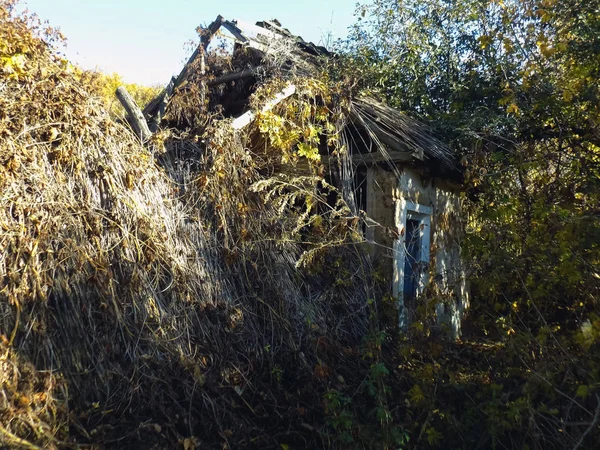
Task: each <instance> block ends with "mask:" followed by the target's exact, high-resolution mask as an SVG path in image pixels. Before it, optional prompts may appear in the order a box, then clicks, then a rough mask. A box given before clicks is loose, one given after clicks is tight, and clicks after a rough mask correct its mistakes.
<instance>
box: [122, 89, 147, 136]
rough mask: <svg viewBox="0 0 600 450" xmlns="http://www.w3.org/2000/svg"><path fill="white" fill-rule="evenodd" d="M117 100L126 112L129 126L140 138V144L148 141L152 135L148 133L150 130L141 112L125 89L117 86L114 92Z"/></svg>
mask: <svg viewBox="0 0 600 450" xmlns="http://www.w3.org/2000/svg"><path fill="white" fill-rule="evenodd" d="M116 95H117V98H118V99H119V101H120V102H121V105H123V108H125V111H127V116H128V119H129V122H130V123H131V126H132V127H133V129H134V131H135V133H136V134H137V135H138V136H139V137H140V139H141V140H142V142H144V141H146V140H148V139H149V138H150V136H152V133H151V132H150V128H148V123H147V122H146V119H145V118H144V114H143V113H142V110H141V109H140V107H139V106H138V105H137V103H136V102H135V100H134V99H133V97H131V95H129V92H127V89H125V87H124V86H119V87H118V88H117V92H116Z"/></svg>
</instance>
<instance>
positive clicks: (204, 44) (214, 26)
mask: <svg viewBox="0 0 600 450" xmlns="http://www.w3.org/2000/svg"><path fill="white" fill-rule="evenodd" d="M223 22H224V19H223V16H221V15H218V16H217V18H216V19H215V21H214V22H213V23H211V24H210V25H209V26H208V28H207V29H206V30H205V31H204V32H203V34H202V36H201V37H200V44H199V45H198V47H197V48H196V50H194V53H192V56H190V58H189V59H188V62H187V63H186V65H185V66H183V69H182V70H181V72H180V73H179V75H178V76H177V78H176V81H175V84H174V86H173V89H175V88H176V87H177V86H180V85H181V84H182V83H183V82H184V81H185V80H186V79H187V77H188V75H189V70H190V65H191V64H192V63H193V62H194V61H195V60H196V58H198V56H199V55H202V56H203V55H204V54H205V53H206V49H207V48H208V46H209V45H210V42H211V40H212V38H213V36H214V35H215V33H216V32H217V31H219V28H221V26H222V25H223Z"/></svg>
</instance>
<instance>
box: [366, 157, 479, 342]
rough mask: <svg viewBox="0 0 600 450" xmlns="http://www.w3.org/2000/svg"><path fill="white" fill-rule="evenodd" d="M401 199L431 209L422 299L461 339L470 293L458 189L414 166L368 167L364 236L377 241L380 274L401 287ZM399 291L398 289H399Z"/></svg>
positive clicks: (375, 254)
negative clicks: (429, 240)
mask: <svg viewBox="0 0 600 450" xmlns="http://www.w3.org/2000/svg"><path fill="white" fill-rule="evenodd" d="M402 199H404V200H406V201H409V202H412V203H415V204H419V205H423V206H428V207H431V208H432V214H431V246H430V266H429V280H428V285H427V291H426V292H427V295H426V296H425V300H424V301H430V302H434V303H435V316H436V321H437V324H438V325H439V326H441V327H447V328H448V331H450V332H451V334H452V335H453V336H454V337H459V336H460V330H461V322H462V319H463V318H464V315H465V312H466V310H467V308H468V307H469V289H468V284H467V281H466V277H465V265H464V261H463V259H462V257H461V244H462V239H463V237H464V221H465V218H464V216H463V212H462V200H461V195H460V186H458V185H455V184H453V183H451V182H449V181H447V180H444V179H441V178H435V177H431V176H428V175H426V171H425V170H419V169H418V168H416V167H410V166H408V165H406V166H397V167H396V169H395V170H390V169H389V168H386V167H384V166H372V167H369V168H368V169H367V214H368V216H369V218H370V219H371V220H372V221H373V223H371V224H369V226H367V231H366V238H367V240H369V241H371V242H373V243H374V245H372V247H371V256H372V258H373V261H374V263H375V266H376V267H377V268H378V269H379V271H380V272H381V274H382V275H383V276H384V277H385V278H386V279H389V280H391V283H392V285H393V283H399V279H398V278H399V277H398V270H397V267H398V265H399V264H404V261H400V258H399V257H398V254H399V253H398V251H397V249H398V243H399V239H401V237H402V236H403V235H404V230H403V229H402V226H401V224H397V223H396V220H397V219H396V218H397V217H398V214H397V212H398V209H399V208H401V205H402V201H401V200H402ZM395 291H396V292H397V289H395Z"/></svg>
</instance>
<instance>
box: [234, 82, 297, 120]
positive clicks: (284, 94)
mask: <svg viewBox="0 0 600 450" xmlns="http://www.w3.org/2000/svg"><path fill="white" fill-rule="evenodd" d="M295 92H296V86H295V85H293V84H290V85H289V86H288V87H286V88H285V89H284V90H283V91H281V92H279V93H278V94H277V95H276V96H275V97H274V98H273V100H271V101H269V102H267V104H266V105H265V106H263V108H262V110H261V111H262V112H267V111H269V110H271V109H273V107H274V106H276V105H278V104H279V103H281V102H282V101H283V100H285V99H286V98H288V97H290V96H292V95H294V93H295ZM255 117H256V114H254V113H253V112H252V111H247V112H245V113H244V114H242V115H241V116H239V117H238V118H236V119H234V121H233V123H232V124H231V126H232V127H233V128H234V129H235V130H239V129H241V128H244V127H245V126H246V125H248V124H250V123H251V122H252V121H253V120H254V118H255Z"/></svg>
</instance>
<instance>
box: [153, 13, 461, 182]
mask: <svg viewBox="0 0 600 450" xmlns="http://www.w3.org/2000/svg"><path fill="white" fill-rule="evenodd" d="M215 36H219V37H222V38H225V39H229V40H230V41H232V42H233V51H232V59H231V63H230V65H229V67H226V68H223V67H220V68H215V67H212V66H211V65H210V64H209V62H208V60H209V51H208V50H209V45H210V44H211V43H212V42H213V41H214V40H213V38H214V37H215ZM332 58H335V55H334V54H332V53H331V52H329V51H328V50H327V49H326V48H325V47H322V46H319V45H315V44H313V43H311V42H306V41H305V40H304V39H302V38H301V37H299V36H295V35H293V34H292V33H290V31H289V30H287V29H285V28H283V27H282V26H281V24H280V23H279V22H278V21H277V20H265V21H259V22H257V23H256V24H255V25H252V24H248V23H244V22H242V21H240V20H232V21H230V20H226V19H224V18H223V17H222V16H220V15H219V16H218V17H217V18H216V20H215V21H214V22H212V23H211V24H210V25H209V26H208V27H206V28H202V29H201V32H200V44H199V46H198V48H197V49H196V50H195V51H194V53H193V54H192V56H191V57H190V58H189V60H188V62H187V63H186V64H185V66H184V67H183V69H182V70H181V73H180V74H179V75H178V76H177V77H173V78H172V79H171V81H170V82H169V84H168V85H167V87H166V88H165V89H164V90H163V92H162V93H161V94H160V95H159V96H158V97H157V98H155V99H154V100H153V101H152V102H151V103H150V104H149V105H148V106H147V107H146V109H145V110H144V115H145V116H146V118H147V119H148V122H149V124H150V128H151V129H152V130H156V129H158V127H159V125H160V124H161V122H162V121H163V120H164V117H165V111H166V110H167V107H168V105H169V104H170V102H171V101H172V99H173V98H175V97H177V95H178V94H179V93H180V92H182V91H184V90H185V89H187V88H186V86H187V85H189V84H192V85H197V84H198V83H199V84H201V85H202V88H203V89H204V90H202V92H201V95H202V96H204V95H205V94H208V96H211V95H212V96H213V97H214V96H216V101H215V102H213V105H212V108H213V109H214V108H215V106H218V107H219V108H220V109H221V112H222V113H223V115H224V117H228V118H233V119H234V121H233V123H232V126H233V127H234V128H243V127H244V126H246V125H247V124H248V123H250V122H251V121H252V119H253V117H254V114H253V112H252V111H251V110H250V107H249V97H250V95H251V94H252V92H253V91H254V90H255V89H256V86H257V85H258V84H260V82H261V81H264V80H266V79H268V78H269V77H273V76H274V70H273V69H274V68H276V70H275V71H276V72H277V73H276V75H277V76H278V77H281V78H283V79H287V80H290V81H291V82H293V79H294V78H295V77H315V76H318V75H319V74H320V73H321V71H322V67H323V65H324V64H323V63H324V62H326V61H327V60H330V59H332ZM206 90H207V91H208V92H206ZM294 93H295V89H294V86H293V84H290V85H289V86H288V87H287V88H286V89H285V90H283V91H282V92H280V93H279V94H278V95H277V96H275V98H274V99H273V100H272V101H271V102H269V104H268V105H266V106H265V108H267V109H270V108H272V107H273V106H275V105H276V104H277V103H279V102H282V101H284V100H285V99H286V98H288V97H290V96H291V95H294ZM342 139H343V140H344V143H345V144H347V148H348V149H349V152H350V156H351V160H352V162H353V163H354V164H355V165H360V164H374V163H381V162H387V163H398V162H419V161H422V162H427V163H428V164H429V165H431V166H434V167H435V170H436V171H439V170H441V172H442V173H447V174H454V175H456V174H457V173H458V168H457V165H456V163H455V160H454V157H453V155H452V152H451V151H450V149H449V148H448V147H447V146H445V145H444V144H443V143H441V142H440V141H439V140H438V139H436V138H435V137H434V136H433V135H432V131H431V130H430V129H429V128H428V127H427V126H425V125H424V124H422V123H420V122H418V121H416V120H414V119H412V118H410V117H409V116H407V115H406V114H404V113H402V112H401V111H398V110H397V109H394V108H391V107H389V106H387V105H385V104H384V103H382V102H381V101H379V100H377V99H375V98H374V97H372V96H368V95H364V94H358V95H353V96H352V98H351V99H350V101H349V107H348V111H347V118H346V124H345V127H344V130H343V137H342Z"/></svg>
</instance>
